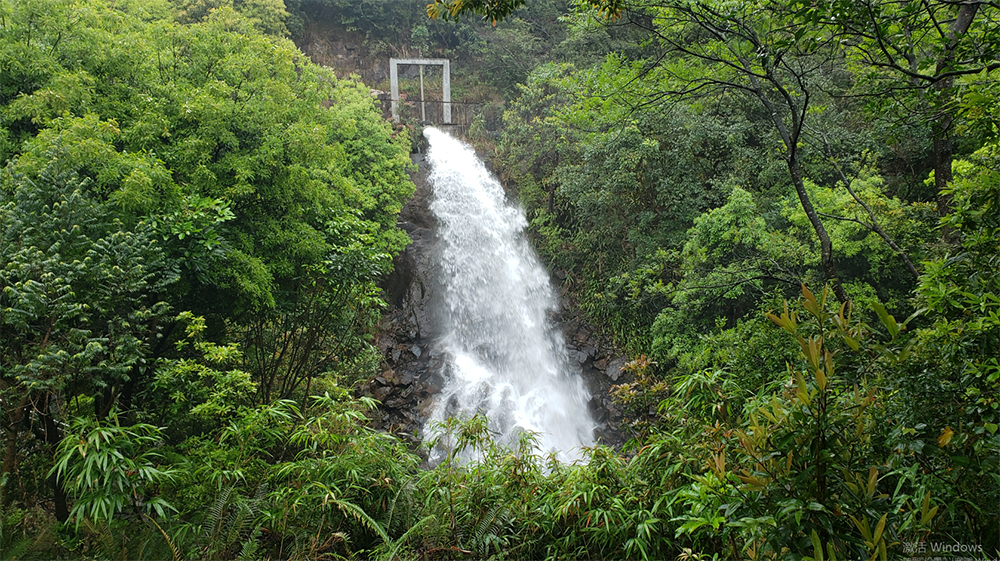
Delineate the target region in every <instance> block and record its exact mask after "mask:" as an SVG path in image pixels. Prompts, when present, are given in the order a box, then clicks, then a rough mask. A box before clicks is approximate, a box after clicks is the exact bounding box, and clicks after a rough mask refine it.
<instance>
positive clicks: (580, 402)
mask: <svg viewBox="0 0 1000 561" xmlns="http://www.w3.org/2000/svg"><path fill="white" fill-rule="evenodd" d="M424 135H425V136H426V137H427V140H428V142H429V146H430V147H429V150H428V153H427V161H428V162H429V163H430V166H431V168H430V170H431V171H430V176H429V180H430V184H431V186H432V188H433V198H432V200H431V203H430V209H431V212H432V213H433V214H434V216H435V217H436V218H437V221H438V224H439V229H438V236H439V239H438V242H437V244H438V246H439V251H438V254H439V259H440V268H439V271H440V272H439V276H440V279H439V280H440V285H441V287H442V300H443V304H442V305H441V306H440V308H441V310H440V313H441V316H442V317H441V318H440V320H441V340H440V342H439V346H440V348H441V349H442V350H443V351H444V354H445V356H446V360H445V364H446V366H445V372H444V379H445V382H444V387H443V388H442V390H441V393H440V394H439V396H438V399H437V401H436V402H435V405H434V406H433V408H432V410H431V414H430V418H429V419H428V423H427V425H426V426H425V429H424V433H425V435H431V436H433V434H434V431H433V425H434V423H436V422H441V421H443V420H445V419H446V418H448V417H471V416H472V415H474V414H476V413H480V414H485V415H486V416H487V418H488V419H489V426H490V429H491V431H493V432H494V434H497V435H499V436H498V440H499V441H500V442H501V443H504V444H512V443H513V442H515V441H516V440H517V438H518V433H519V432H520V431H521V430H530V431H533V432H535V433H537V434H538V442H539V445H540V446H541V449H542V450H541V451H542V452H545V453H548V452H555V453H556V456H557V458H559V459H560V460H561V461H564V462H567V461H573V460H576V459H579V458H580V456H581V450H580V449H581V447H582V446H589V445H592V444H593V432H594V426H595V425H594V421H593V420H592V419H591V417H590V414H589V413H588V411H587V401H588V400H589V395H588V393H587V391H586V389H585V388H584V385H583V380H582V378H581V377H580V375H579V373H574V372H571V371H570V367H569V360H568V358H567V356H566V348H565V347H566V345H565V341H564V340H563V337H562V335H561V333H559V331H558V329H557V328H556V326H555V325H553V323H552V321H551V320H550V314H551V313H554V312H555V310H556V306H557V303H558V302H557V299H556V296H555V294H554V291H553V288H552V286H551V284H550V282H549V278H548V274H547V273H546V271H545V269H544V268H543V267H542V265H541V263H540V262H539V261H538V257H537V256H536V255H535V253H534V251H533V250H532V248H531V246H530V244H529V243H528V240H527V239H526V237H525V234H524V232H525V228H526V227H527V220H526V219H525V216H524V213H523V211H522V210H521V209H520V208H518V207H516V206H514V205H511V204H508V203H507V202H506V200H505V198H504V192H503V189H502V188H501V186H500V183H499V182H498V181H497V180H496V179H495V178H493V177H492V176H491V174H490V173H489V171H488V170H487V169H486V166H485V165H484V164H483V162H482V161H480V160H479V158H478V157H476V154H475V152H474V151H473V150H472V148H471V147H470V146H468V145H467V144H465V143H463V142H461V141H459V140H457V139H455V138H453V137H451V136H449V135H448V134H446V133H444V132H442V131H440V130H438V129H435V128H427V129H425V132H424ZM438 455H440V451H438ZM433 459H434V458H433V454H432V460H433Z"/></svg>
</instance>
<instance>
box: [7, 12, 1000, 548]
mask: <svg viewBox="0 0 1000 561" xmlns="http://www.w3.org/2000/svg"><path fill="white" fill-rule="evenodd" d="M424 4H425V2H416V3H412V2H394V1H391V0H381V1H380V0H355V1H352V2H347V1H346V0H295V1H294V2H293V1H289V2H287V3H283V2H282V1H281V0H115V1H107V0H4V1H3V2H2V3H0V160H2V162H0V163H2V166H3V169H2V171H0V426H2V432H0V434H2V441H3V446H4V455H3V465H2V475H0V560H14V559H129V560H138V559H153V560H163V559H174V560H175V561H179V560H182V559H247V560H250V559H261V560H264V559H341V558H344V559H354V558H357V559H384V560H393V559H456V560H457V559H595V560H598V559H642V560H649V559H682V560H709V559H722V560H728V559H741V560H742V559H788V560H814V561H815V560H825V559H842V560H843V559H847V560H854V559H883V560H884V559H905V558H914V559H924V558H965V559H996V558H998V557H1000V434H998V424H1000V128H998V126H1000V122H998V120H1000V80H998V72H1000V21H998V19H1000V6H998V5H997V4H996V3H994V2H988V1H977V0H969V1H960V2H959V1H951V0H808V1H807V0H700V1H695V0H677V1H674V0H585V1H580V2H572V3H569V4H568V5H567V4H566V3H565V2H560V1H555V0H528V1H527V2H526V3H525V2H523V1H519V0H495V1H486V0H435V1H434V2H432V3H431V4H430V5H428V6H425V5H424ZM320 19H323V20H324V21H332V22H334V23H335V25H337V26H341V27H340V28H341V29H343V30H344V33H345V34H346V33H351V34H354V35H353V36H357V37H361V38H362V41H363V44H362V45H361V48H362V49H363V50H365V52H366V53H368V54H369V55H370V56H372V57H387V56H388V55H393V56H395V55H407V56H409V55H422V56H448V57H451V58H453V59H454V60H455V61H457V62H456V68H457V69H462V68H466V69H468V72H467V73H466V74H465V75H464V76H462V75H461V73H460V72H458V71H456V89H455V92H456V99H468V100H473V99H474V100H475V101H476V102H478V103H481V105H482V106H483V107H484V108H487V107H493V108H497V107H499V108H502V113H501V115H502V117H496V116H495V115H492V114H490V113H488V112H487V111H485V110H484V111H483V112H482V114H480V115H479V116H478V117H477V119H476V120H475V122H473V123H472V126H471V127H469V130H468V133H467V135H468V139H469V140H470V142H472V143H474V144H475V145H476V146H477V148H478V149H479V150H480V152H482V153H483V154H485V155H486V156H487V157H488V158H489V160H490V163H491V165H492V166H493V168H494V169H495V170H496V171H497V173H498V175H499V176H500V178H501V179H502V181H503V182H504V184H505V187H506V188H507V190H508V193H509V195H510V196H511V197H512V198H516V199H517V200H518V201H519V202H520V204H521V205H522V206H523V208H524V210H525V211H526V213H527V216H528V221H529V224H530V225H529V236H530V237H531V239H532V241H533V242H534V245H535V247H536V249H537V251H538V252H539V254H540V255H541V257H542V259H543V260H544V261H545V262H546V264H547V265H548V267H549V268H550V270H552V271H553V272H554V273H557V275H556V278H558V279H559V281H558V282H559V283H561V284H562V288H563V289H564V290H566V291H567V292H568V293H570V294H572V295H573V297H574V299H575V300H576V301H577V302H579V305H580V307H581V309H582V310H583V311H584V312H585V314H586V315H587V317H588V319H589V320H590V321H591V322H593V324H594V325H596V326H598V327H599V328H600V329H601V330H602V331H603V332H604V333H605V334H607V336H608V337H610V338H611V339H613V341H614V343H615V345H616V346H617V347H618V348H619V349H620V350H621V351H622V352H623V353H627V354H628V356H629V359H630V362H629V363H628V366H627V370H628V376H627V377H626V378H625V379H623V380H622V381H621V382H622V383H619V384H618V385H616V386H614V387H613V389H612V397H613V399H614V401H615V403H616V405H617V406H618V407H619V408H621V409H622V410H623V411H624V412H625V417H626V419H627V422H626V423H625V425H626V426H625V427H624V429H625V430H626V431H627V435H628V437H629V441H628V444H626V445H625V446H624V447H622V448H621V449H614V448H609V447H606V446H602V445H600V444H598V445H596V446H594V447H593V448H590V449H588V450H586V452H585V457H586V461H585V462H578V463H575V464H571V465H567V464H563V463H559V462H558V461H556V460H555V459H554V457H553V456H549V455H547V454H544V453H542V452H540V451H539V450H538V449H537V447H535V446H534V436H533V435H532V434H531V433H529V432H525V433H524V434H523V435H522V438H521V442H520V444H519V445H518V446H515V447H514V448H513V449H511V448H508V447H504V446H500V445H498V444H497V443H496V442H494V440H493V436H492V434H491V432H490V431H489V430H488V427H487V425H486V423H485V421H484V420H483V419H482V418H481V417H474V418H472V419H455V420H452V421H449V422H448V423H447V425H446V426H445V427H442V428H443V430H445V431H447V432H449V433H450V434H451V435H452V436H453V437H454V438H453V442H454V443H455V447H454V449H453V450H452V451H451V453H450V454H449V455H447V457H446V458H445V460H444V461H443V462H441V463H440V464H438V465H436V466H433V467H431V466H427V465H426V462H425V461H424V458H425V457H426V455H421V452H420V451H419V450H414V449H411V448H410V447H409V446H408V445H407V444H406V442H405V441H404V440H401V439H399V438H397V436H394V435H392V434H388V433H385V432H381V431H378V430H375V429H374V428H372V426H371V424H370V423H369V416H371V414H372V412H373V411H374V410H375V409H376V408H377V407H378V403H377V402H376V401H375V400H373V399H372V398H371V397H366V396H365V395H363V394H362V392H360V391H358V390H359V388H360V387H361V385H362V384H363V383H364V382H366V381H367V380H369V379H370V378H372V377H374V376H375V375H376V374H377V373H379V372H380V370H381V363H382V361H383V357H382V356H381V354H380V353H379V351H378V349H377V348H376V347H375V346H373V344H372V343H373V340H374V337H375V335H376V334H377V331H378V329H379V328H380V323H379V321H380V317H381V315H382V313H383V310H385V309H386V306H387V304H386V303H385V301H384V296H383V294H382V291H381V290H380V283H381V282H383V280H384V279H385V278H386V276H387V275H388V274H389V273H390V271H391V270H392V267H393V258H394V256H396V255H398V254H399V253H400V252H401V251H402V250H403V248H405V247H406V245H407V244H408V242H409V240H408V238H407V235H406V233H405V232H403V231H402V230H400V229H399V228H398V227H397V215H398V214H399V212H400V210H401V209H402V208H403V205H404V204H405V203H406V202H407V200H408V199H409V198H410V196H411V195H412V193H413V190H414V185H413V183H412V182H411V180H410V178H409V175H408V174H409V173H410V172H411V171H412V167H413V166H412V165H411V163H410V157H409V153H410V151H411V150H412V149H413V146H415V145H418V144H419V142H420V139H419V135H418V129H419V125H415V124H413V123H410V124H404V125H396V126H394V125H392V124H391V123H388V122H386V121H385V120H384V119H383V118H382V112H381V109H380V108H379V107H377V105H376V102H375V101H374V100H373V98H372V96H371V94H370V90H369V88H370V87H384V84H378V83H373V84H365V83H362V81H361V79H360V78H358V77H356V76H355V77H344V74H343V73H341V72H339V71H340V69H337V71H336V72H335V71H334V69H331V68H327V67H323V66H319V65H317V64H315V63H313V62H312V61H311V60H310V59H309V58H308V57H307V56H305V55H304V54H303V52H302V51H300V50H299V48H298V47H296V43H295V42H293V41H299V42H300V43H301V42H302V38H303V37H304V33H305V30H307V29H309V27H310V25H313V24H315V23H316V22H317V21H318V20H320ZM304 50H305V49H304ZM338 76H339V77H338ZM464 449H474V450H476V452H477V454H478V455H479V457H480V458H482V461H480V462H476V463H467V462H464V461H461V459H460V453H461V452H462V450H464Z"/></svg>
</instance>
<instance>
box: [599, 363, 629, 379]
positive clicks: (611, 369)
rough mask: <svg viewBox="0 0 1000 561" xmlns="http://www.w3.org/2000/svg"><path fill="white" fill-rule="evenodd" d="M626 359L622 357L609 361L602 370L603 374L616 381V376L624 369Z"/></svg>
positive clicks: (618, 376) (619, 375)
mask: <svg viewBox="0 0 1000 561" xmlns="http://www.w3.org/2000/svg"><path fill="white" fill-rule="evenodd" d="M625 364H627V363H626V361H625V359H624V358H616V359H614V360H612V361H611V364H609V365H608V367H607V368H606V369H605V370H604V375H605V376H607V377H608V378H611V380H612V381H613V382H617V381H618V378H620V377H621V375H622V372H624V370H625Z"/></svg>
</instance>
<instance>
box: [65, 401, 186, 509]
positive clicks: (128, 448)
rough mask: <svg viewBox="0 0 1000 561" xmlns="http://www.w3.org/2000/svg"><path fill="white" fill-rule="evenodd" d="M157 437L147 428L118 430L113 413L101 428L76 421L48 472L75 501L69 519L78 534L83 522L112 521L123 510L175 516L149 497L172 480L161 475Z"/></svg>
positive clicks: (165, 473) (90, 422) (160, 439)
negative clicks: (73, 496) (73, 523)
mask: <svg viewBox="0 0 1000 561" xmlns="http://www.w3.org/2000/svg"><path fill="white" fill-rule="evenodd" d="M160 431H161V429H159V428H158V427H154V426H152V425H146V424H137V425H132V426H126V427H122V426H121V425H120V423H119V419H118V414H117V412H115V411H112V412H111V413H110V414H109V415H108V421H107V422H105V423H100V422H95V421H93V420H90V419H86V418H77V419H75V420H74V422H73V424H72V425H71V426H70V428H69V430H67V432H66V437H65V438H64V439H63V441H62V442H61V443H60V444H59V448H58V450H57V452H56V458H55V466H54V467H53V468H52V472H53V473H54V474H55V476H56V479H57V480H58V481H59V482H60V483H61V484H62V485H63V487H65V488H66V489H67V490H68V491H69V492H70V493H71V494H73V495H75V499H76V501H75V503H74V505H73V509H72V510H71V511H70V517H71V518H74V519H75V520H76V526H77V527H78V528H79V526H80V524H81V523H83V522H84V521H85V520H87V521H91V522H101V521H103V522H107V521H110V520H111V519H112V518H114V516H115V515H116V514H118V513H119V512H121V511H123V510H125V509H128V510H130V511H131V513H132V514H136V515H139V514H144V515H146V516H149V515H150V514H154V513H155V514H156V515H158V516H164V515H165V514H166V512H167V511H169V510H173V507H172V506H171V505H170V503H168V502H166V501H165V500H163V498H162V497H159V496H156V495H154V494H151V493H150V491H151V490H153V489H155V488H156V485H157V484H159V483H161V482H163V481H166V480H169V479H171V478H172V477H173V476H174V475H175V473H174V472H173V471H172V470H170V469H160V466H159V464H160V461H161V458H162V455H161V454H160V453H159V452H157V451H156V450H155V448H156V447H157V446H158V445H162V443H163V435H162V434H161V432H160Z"/></svg>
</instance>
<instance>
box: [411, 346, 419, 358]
mask: <svg viewBox="0 0 1000 561" xmlns="http://www.w3.org/2000/svg"><path fill="white" fill-rule="evenodd" d="M410 352H411V353H413V356H415V357H417V358H420V355H421V350H420V345H413V346H412V347H410Z"/></svg>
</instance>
